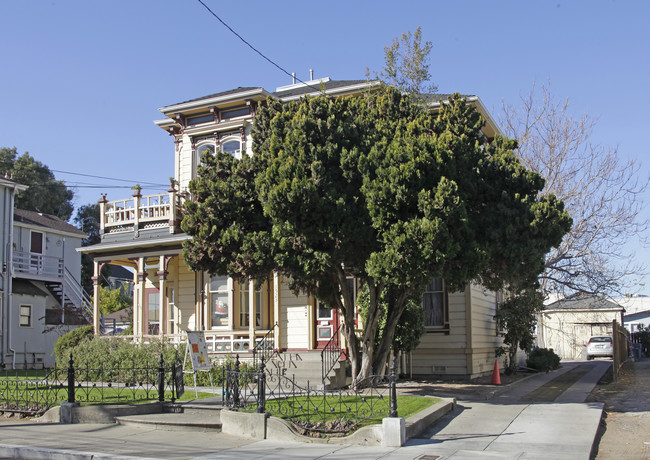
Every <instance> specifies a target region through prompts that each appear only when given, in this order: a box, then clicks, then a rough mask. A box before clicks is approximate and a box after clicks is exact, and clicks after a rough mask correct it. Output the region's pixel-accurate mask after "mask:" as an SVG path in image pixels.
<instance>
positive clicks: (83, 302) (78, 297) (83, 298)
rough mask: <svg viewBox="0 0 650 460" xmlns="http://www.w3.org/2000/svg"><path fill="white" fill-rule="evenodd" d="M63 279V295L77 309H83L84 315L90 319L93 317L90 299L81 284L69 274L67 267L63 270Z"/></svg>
mask: <svg viewBox="0 0 650 460" xmlns="http://www.w3.org/2000/svg"><path fill="white" fill-rule="evenodd" d="M63 279H64V282H65V286H66V289H65V293H66V295H67V296H68V298H69V299H70V300H72V302H73V303H74V304H75V305H77V307H81V308H83V310H85V311H86V313H88V314H90V317H91V318H92V317H93V315H94V309H93V301H92V298H91V297H90V295H89V294H88V293H87V292H86V290H85V289H84V288H83V286H82V285H81V283H79V282H78V281H77V279H76V278H75V277H74V276H73V275H72V273H70V270H68V268H67V267H66V268H65V273H64V278H63ZM70 291H72V294H74V296H75V297H74V298H73V297H72V296H70Z"/></svg>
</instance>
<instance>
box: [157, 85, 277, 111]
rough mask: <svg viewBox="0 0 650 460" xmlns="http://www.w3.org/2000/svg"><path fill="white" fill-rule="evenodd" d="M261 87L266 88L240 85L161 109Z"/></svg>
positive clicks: (162, 109)
mask: <svg viewBox="0 0 650 460" xmlns="http://www.w3.org/2000/svg"><path fill="white" fill-rule="evenodd" d="M261 89H264V88H260V87H257V86H239V87H237V88H234V89H229V90H227V91H222V92H220V93H214V94H208V95H207V96H201V97H197V98H194V99H189V100H187V101H183V102H177V103H176V104H171V105H168V106H165V107H163V108H161V109H160V110H161V111H164V110H165V109H166V108H167V107H172V106H175V105H181V104H188V103H190V102H197V101H202V100H204V99H213V98H215V97H223V96H230V95H233V94H237V93H247V92H250V91H254V90H261Z"/></svg>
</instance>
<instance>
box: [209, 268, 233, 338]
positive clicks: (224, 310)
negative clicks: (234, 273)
mask: <svg viewBox="0 0 650 460" xmlns="http://www.w3.org/2000/svg"><path fill="white" fill-rule="evenodd" d="M228 293H229V291H228V277H227V276H212V277H210V311H211V312H212V326H213V327H216V326H228V314H229V310H230V309H229V308H228V306H229V305H228Z"/></svg>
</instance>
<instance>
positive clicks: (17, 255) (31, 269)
mask: <svg viewBox="0 0 650 460" xmlns="http://www.w3.org/2000/svg"><path fill="white" fill-rule="evenodd" d="M12 259H13V273H14V275H16V276H20V277H21V278H29V279H34V280H42V281H59V282H60V281H61V280H62V279H63V270H64V265H63V259H61V258H59V257H52V256H45V255H43V254H36V253H32V252H24V251H14V253H13V258H12Z"/></svg>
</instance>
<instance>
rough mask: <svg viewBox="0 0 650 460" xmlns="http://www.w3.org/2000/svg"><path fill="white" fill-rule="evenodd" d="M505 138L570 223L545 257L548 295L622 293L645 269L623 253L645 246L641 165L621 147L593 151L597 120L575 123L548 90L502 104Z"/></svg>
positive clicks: (565, 106)
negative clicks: (630, 246) (635, 243)
mask: <svg viewBox="0 0 650 460" xmlns="http://www.w3.org/2000/svg"><path fill="white" fill-rule="evenodd" d="M502 109H503V113H502V120H501V125H502V126H503V127H504V131H505V133H504V134H505V135H507V136H508V137H514V138H517V139H519V149H518V155H519V157H520V159H521V161H522V163H523V164H524V165H525V166H526V167H528V168H530V169H533V170H535V171H537V172H539V173H540V174H541V175H542V176H543V177H544V178H545V179H546V187H545V189H544V192H543V193H546V194H554V195H555V196H557V197H558V198H559V199H560V200H562V201H563V202H564V204H565V209H566V210H567V211H568V212H569V214H570V215H571V217H572V218H573V228H572V229H571V232H570V233H568V234H567V235H566V236H565V237H564V240H563V241H562V244H561V246H560V247H558V248H554V249H553V250H552V251H551V252H550V253H549V254H548V255H547V258H546V270H545V272H544V273H543V274H542V276H541V277H540V281H541V284H542V289H543V290H544V292H546V293H550V292H555V293H559V294H570V293H572V292H587V293H595V294H621V293H624V292H625V290H626V289H629V288H631V287H632V283H633V278H634V277H635V276H638V275H641V274H643V271H644V269H645V267H643V266H642V265H640V264H639V263H638V262H636V261H635V260H634V257H633V255H630V254H626V253H625V245H626V244H627V243H628V242H629V241H630V240H631V239H633V238H639V239H640V240H641V241H643V234H644V232H645V231H646V230H647V229H648V221H647V220H646V219H644V218H642V216H641V215H640V211H641V210H642V208H643V204H644V203H643V193H644V192H645V191H646V190H647V189H648V178H647V177H641V170H640V164H639V163H638V162H637V161H636V160H624V159H622V158H621V157H620V156H619V155H618V150H617V148H610V147H607V146H603V145H599V144H595V143H593V142H592V140H591V138H592V134H593V132H594V129H595V128H596V125H597V122H598V119H597V118H594V117H591V116H589V115H582V116H580V117H578V118H576V117H574V116H573V115H572V114H571V113H570V111H569V100H568V99H566V100H558V99H556V98H555V97H554V96H553V95H552V93H551V91H550V84H546V85H542V86H541V87H536V86H535V85H533V88H532V89H531V91H530V92H529V93H528V94H527V95H524V96H522V97H521V101H520V104H519V105H517V106H515V105H512V104H506V103H505V102H504V103H503V104H502Z"/></svg>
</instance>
